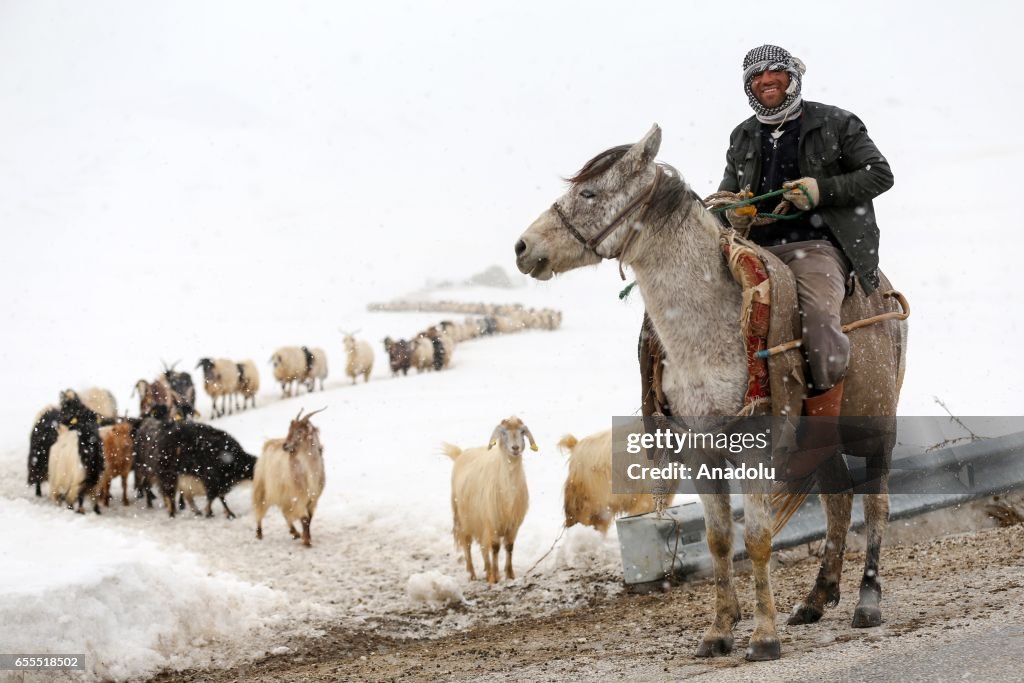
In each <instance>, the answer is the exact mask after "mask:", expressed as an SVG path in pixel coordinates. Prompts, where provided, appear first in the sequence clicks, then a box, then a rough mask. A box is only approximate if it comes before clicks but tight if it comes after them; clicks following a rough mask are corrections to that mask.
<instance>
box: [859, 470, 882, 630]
mask: <svg viewBox="0 0 1024 683" xmlns="http://www.w3.org/2000/svg"><path fill="white" fill-rule="evenodd" d="M880 484H881V490H880V492H878V493H869V494H866V495H865V496H864V521H865V523H866V527H867V536H868V548H867V557H866V558H865V559H864V576H863V577H862V578H861V580H860V600H858V601H857V608H856V609H855V610H854V611H853V627H854V628H868V627H871V626H878V625H880V624H881V623H882V608H881V605H880V603H881V601H882V583H881V582H880V581H879V580H878V564H879V556H880V555H881V552H882V537H883V536H884V535H885V529H886V527H887V526H888V524H889V493H888V477H887V476H883V477H882V479H881V482H880Z"/></svg>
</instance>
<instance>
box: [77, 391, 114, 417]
mask: <svg viewBox="0 0 1024 683" xmlns="http://www.w3.org/2000/svg"><path fill="white" fill-rule="evenodd" d="M78 398H79V400H81V401H82V403H84V404H85V407H86V408H88V409H89V410H91V411H92V412H94V413H96V414H97V415H99V416H100V417H107V418H111V419H113V418H115V417H117V401H116V400H115V399H114V395H113V394H112V393H110V391H108V390H107V389H100V388H99V387H91V388H89V389H86V390H85V391H83V392H81V393H79V394H78Z"/></svg>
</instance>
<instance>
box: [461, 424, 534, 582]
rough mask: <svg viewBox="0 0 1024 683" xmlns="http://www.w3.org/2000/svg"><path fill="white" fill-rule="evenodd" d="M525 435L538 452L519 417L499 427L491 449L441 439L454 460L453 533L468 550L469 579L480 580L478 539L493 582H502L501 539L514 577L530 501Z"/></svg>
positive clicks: (509, 573)
mask: <svg viewBox="0 0 1024 683" xmlns="http://www.w3.org/2000/svg"><path fill="white" fill-rule="evenodd" d="M526 439H528V440H529V441H530V448H532V449H533V450H535V451H536V450H537V443H536V442H535V441H534V440H533V435H532V434H531V433H530V430H529V429H528V428H527V427H526V425H524V424H523V422H522V420H520V419H519V418H518V417H510V418H507V419H505V420H502V421H501V423H500V424H499V425H498V426H497V427H495V428H494V432H493V433H492V434H491V440H490V443H489V444H488V445H487V447H486V448H484V447H479V448H468V449H466V450H462V449H461V448H459V447H458V446H453V445H452V444H450V443H443V444H441V448H442V450H443V451H444V453H445V455H447V456H448V457H449V458H451V459H452V460H454V461H455V465H454V467H452V518H453V525H452V535H453V536H454V538H455V545H456V546H457V547H458V548H461V549H462V552H463V553H464V554H465V557H466V569H467V570H468V571H469V578H470V579H476V572H475V571H474V570H473V558H472V556H471V555H470V549H471V548H472V544H473V541H474V540H475V541H477V543H479V544H480V554H481V555H483V558H484V571H485V572H486V574H487V581H488V583H497V582H498V551H499V550H500V548H501V543H502V542H504V545H505V578H507V579H514V578H515V573H514V572H513V571H512V547H513V545H514V544H515V541H516V534H518V533H519V527H520V525H521V524H522V523H523V519H524V518H525V517H526V510H527V508H528V507H529V505H530V493H529V490H528V489H527V487H526V475H525V474H524V473H523V461H522V455H523V450H524V446H525V440H526ZM495 445H499V448H498V450H493V449H494V446H495Z"/></svg>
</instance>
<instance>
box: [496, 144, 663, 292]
mask: <svg viewBox="0 0 1024 683" xmlns="http://www.w3.org/2000/svg"><path fill="white" fill-rule="evenodd" d="M660 146H661V128H659V127H658V125H657V124H655V125H654V126H653V127H652V128H651V130H650V131H649V132H648V133H647V135H645V136H644V138H643V139H642V140H640V142H638V143H636V144H635V145H622V146H620V147H613V148H611V149H609V150H607V151H605V152H602V153H601V154H598V155H597V156H596V157H594V158H593V159H591V160H590V161H588V162H587V163H586V164H585V165H584V166H583V168H582V169H580V171H579V172H578V173H577V174H576V175H575V176H573V177H572V178H570V179H569V190H568V191H567V192H566V193H565V194H564V195H562V196H561V197H559V198H558V200H557V201H555V203H554V204H552V205H551V208H549V209H548V210H547V211H545V212H544V213H542V214H541V215H540V217H539V218H538V219H537V220H535V221H534V222H533V225H531V226H530V227H529V228H527V230H526V232H524V233H523V234H522V236H521V237H520V238H519V241H518V242H516V246H515V250H516V265H517V266H518V267H519V270H520V271H522V272H523V273H526V274H527V275H530V276H532V277H535V278H537V279H538V280H548V279H550V278H551V276H552V275H553V274H555V273H564V272H565V271H568V270H573V269H574V268H580V267H582V266H590V265H594V264H596V263H599V262H600V261H601V260H602V259H606V258H615V257H617V256H618V255H619V254H620V252H621V250H622V246H623V244H624V241H625V240H626V236H627V234H628V232H629V229H630V227H632V226H631V222H632V221H631V220H630V218H631V214H632V213H633V212H634V211H635V210H637V209H638V208H640V206H641V204H642V203H643V201H644V199H645V197H646V196H647V195H648V193H649V192H651V191H652V183H653V182H654V181H655V179H656V177H657V174H658V173H659V171H658V167H657V166H656V165H655V163H654V157H655V156H656V155H657V154H658V148H659V147H660Z"/></svg>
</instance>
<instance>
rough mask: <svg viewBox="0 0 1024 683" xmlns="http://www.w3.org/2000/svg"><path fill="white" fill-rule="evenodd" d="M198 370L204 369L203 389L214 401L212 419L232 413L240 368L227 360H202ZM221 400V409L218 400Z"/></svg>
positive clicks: (197, 365)
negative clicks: (232, 399)
mask: <svg viewBox="0 0 1024 683" xmlns="http://www.w3.org/2000/svg"><path fill="white" fill-rule="evenodd" d="M196 368H202V369H203V388H204V389H206V393H207V394H209V396H210V399H211V400H212V401H213V410H212V411H211V413H210V419H211V420H212V419H213V418H215V417H218V416H221V415H223V414H224V413H225V412H227V413H229V414H230V413H231V412H232V411H231V403H230V399H231V398H233V396H234V394H235V392H236V391H238V366H237V365H235V363H234V362H233V361H230V360H228V359H227V358H218V359H216V360H211V359H209V358H200V359H199V363H198V364H196ZM218 398H220V399H221V402H220V409H218V408H217V399H218Z"/></svg>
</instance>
